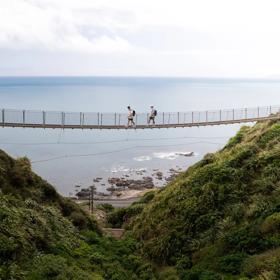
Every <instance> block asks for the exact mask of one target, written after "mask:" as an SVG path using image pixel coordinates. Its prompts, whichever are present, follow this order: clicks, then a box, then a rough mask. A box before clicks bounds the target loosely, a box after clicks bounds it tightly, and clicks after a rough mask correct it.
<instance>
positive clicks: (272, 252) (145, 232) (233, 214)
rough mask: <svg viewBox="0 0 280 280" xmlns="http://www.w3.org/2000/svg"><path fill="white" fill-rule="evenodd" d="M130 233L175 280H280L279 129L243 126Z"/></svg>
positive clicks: (154, 203)
mask: <svg viewBox="0 0 280 280" xmlns="http://www.w3.org/2000/svg"><path fill="white" fill-rule="evenodd" d="M130 226H131V229H132V231H133V235H134V236H135V237H136V238H137V239H138V240H139V241H140V243H141V250H142V254H143V255H145V256H146V257H147V258H149V259H151V260H152V261H153V262H156V263H158V264H159V265H164V266H171V267H173V268H175V271H176V272H174V276H173V277H175V278H172V279H176V277H179V279H280V122H277V121H270V122H266V123H259V124H256V125H255V126H253V127H252V128H250V127H243V128H242V129H241V130H240V131H239V132H238V133H237V135H236V136H235V137H234V138H232V139H231V140H230V141H229V143H228V144H227V145H226V147H225V148H224V149H223V150H221V151H219V152H217V153H215V154H208V155H206V156H205V157H204V159H203V160H201V161H200V162H198V163H197V164H196V165H194V166H192V167H191V168H189V169H188V170H187V171H186V172H185V173H184V174H182V175H180V176H179V178H177V179H176V180H175V181H173V182H172V183H171V184H169V186H168V187H166V188H165V189H163V190H162V191H159V192H158V193H157V194H156V195H155V197H154V198H153V199H152V200H151V202H150V203H148V204H147V205H146V206H145V207H144V209H143V210H141V211H140V214H139V215H138V216H136V217H135V218H134V220H133V222H132V223H131V225H130ZM175 275H177V276H175ZM242 277H243V278H242ZM170 279H171V278H170Z"/></svg>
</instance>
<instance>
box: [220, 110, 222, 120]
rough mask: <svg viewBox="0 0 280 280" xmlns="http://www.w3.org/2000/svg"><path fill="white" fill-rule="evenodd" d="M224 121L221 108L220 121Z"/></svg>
mask: <svg viewBox="0 0 280 280" xmlns="http://www.w3.org/2000/svg"><path fill="white" fill-rule="evenodd" d="M221 121H222V110H220V122H221Z"/></svg>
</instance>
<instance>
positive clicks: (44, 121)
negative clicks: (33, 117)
mask: <svg viewBox="0 0 280 280" xmlns="http://www.w3.org/2000/svg"><path fill="white" fill-rule="evenodd" d="M42 116H43V125H44V126H45V124H46V112H45V111H42Z"/></svg>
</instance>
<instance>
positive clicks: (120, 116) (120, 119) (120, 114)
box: [119, 114, 121, 125]
mask: <svg viewBox="0 0 280 280" xmlns="http://www.w3.org/2000/svg"><path fill="white" fill-rule="evenodd" d="M119 125H121V114H119Z"/></svg>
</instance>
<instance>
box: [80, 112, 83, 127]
mask: <svg viewBox="0 0 280 280" xmlns="http://www.w3.org/2000/svg"><path fill="white" fill-rule="evenodd" d="M82 117H83V113H82V112H80V126H82Z"/></svg>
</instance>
